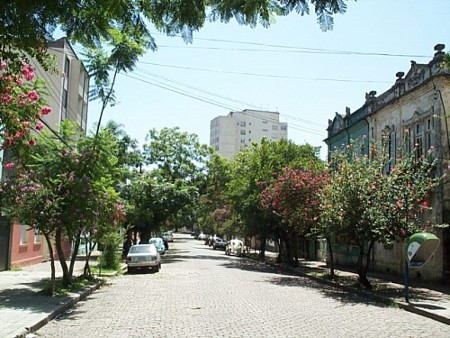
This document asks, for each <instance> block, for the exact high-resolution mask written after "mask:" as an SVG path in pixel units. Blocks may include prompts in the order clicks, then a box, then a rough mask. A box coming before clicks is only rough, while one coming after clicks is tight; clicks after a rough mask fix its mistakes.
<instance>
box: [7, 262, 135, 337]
mask: <svg viewBox="0 0 450 338" xmlns="http://www.w3.org/2000/svg"><path fill="white" fill-rule="evenodd" d="M121 269H122V272H125V271H126V269H127V267H126V265H125V266H122V267H121ZM104 277H109V276H104ZM113 277H115V276H113ZM101 285H102V281H98V282H97V283H96V284H94V285H90V286H86V287H85V288H84V289H83V291H81V292H80V293H76V292H74V293H72V294H70V295H69V296H67V297H69V299H67V301H65V302H64V303H63V304H62V305H61V306H59V307H58V308H57V309H55V310H54V311H53V312H51V313H50V314H48V315H47V316H45V318H43V319H41V320H39V321H38V322H37V323H35V324H32V325H30V326H28V327H25V328H22V329H20V330H18V331H16V332H15V333H14V334H13V337H15V338H26V337H27V335H29V334H34V332H36V331H37V330H39V329H40V328H41V327H43V326H44V325H46V324H48V323H49V322H50V321H52V320H53V319H55V318H56V317H59V316H61V315H62V314H64V312H66V311H67V310H69V309H70V308H71V307H73V306H74V305H75V304H76V303H78V302H79V301H81V300H85V299H86V298H87V297H88V296H89V295H90V294H92V293H93V292H94V291H96V290H98V289H99V288H100V286H101Z"/></svg>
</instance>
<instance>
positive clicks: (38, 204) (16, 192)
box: [2, 122, 124, 291]
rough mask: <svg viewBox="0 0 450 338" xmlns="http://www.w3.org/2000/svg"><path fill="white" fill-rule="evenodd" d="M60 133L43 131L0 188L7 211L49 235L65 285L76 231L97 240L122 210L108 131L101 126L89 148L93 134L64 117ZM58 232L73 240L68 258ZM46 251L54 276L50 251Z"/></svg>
mask: <svg viewBox="0 0 450 338" xmlns="http://www.w3.org/2000/svg"><path fill="white" fill-rule="evenodd" d="M61 138H62V140H63V141H64V142H61V140H60V139H58V138H56V137H54V136H52V135H50V134H46V133H45V137H42V138H41V139H39V142H38V143H37V144H36V146H35V147H33V148H31V149H30V151H29V152H27V154H26V161H25V160H24V161H23V162H20V164H19V165H18V166H17V168H16V170H15V171H14V174H13V175H10V176H9V177H8V179H7V181H6V182H5V183H4V184H3V187H2V188H3V191H4V197H6V198H8V197H9V200H8V201H7V202H8V203H5V205H8V206H9V208H8V210H7V211H8V214H9V215H10V216H13V217H16V218H17V219H20V220H21V221H22V222H23V223H25V224H29V225H30V226H32V227H34V228H36V229H38V230H39V231H40V232H41V233H42V234H43V235H44V237H45V238H46V240H47V242H48V243H49V248H51V247H52V245H50V241H51V240H54V242H55V249H56V252H57V253H58V258H59V262H60V265H61V268H62V271H63V284H64V285H65V286H69V285H70V284H71V283H72V275H73V268H74V263H75V260H76V257H77V252H78V246H79V244H80V239H81V237H82V236H84V237H86V238H87V239H88V241H89V242H91V241H95V242H98V241H101V240H102V239H104V238H105V236H107V235H108V234H109V233H112V232H115V231H117V230H118V228H119V227H120V226H121V224H122V220H123V216H124V210H123V208H122V207H121V203H120V199H119V196H118V193H117V192H116V189H115V186H116V184H117V182H118V178H119V172H118V169H117V166H116V163H117V158H116V156H115V155H116V143H115V141H114V139H113V137H112V136H111V135H110V134H109V133H107V132H105V131H101V132H100V133H99V135H98V137H97V140H96V141H95V142H96V144H97V149H96V151H95V153H92V145H93V143H94V137H93V136H89V137H85V136H83V135H80V134H78V132H77V131H76V126H74V125H70V124H69V123H68V122H64V123H63V124H62V127H61ZM64 236H66V237H67V238H68V239H70V240H71V241H73V242H74V243H75V245H74V248H73V252H74V254H73V255H72V257H71V260H70V262H69V264H67V262H66V259H65V255H64V250H63V242H62V238H63V237H64ZM50 257H51V259H52V280H54V262H53V255H51V256H50ZM86 271H87V272H89V268H88V267H87V269H86ZM51 291H53V290H51Z"/></svg>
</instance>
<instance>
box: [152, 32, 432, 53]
mask: <svg viewBox="0 0 450 338" xmlns="http://www.w3.org/2000/svg"><path fill="white" fill-rule="evenodd" d="M154 34H156V35H164V34H161V33H154ZM176 36H178V37H181V35H176ZM195 40H200V41H209V42H220V43H230V44H242V45H249V46H260V47H269V48H281V49H282V50H273V49H272V50H267V49H239V48H235V49H227V48H210V47H196V46H165V45H158V48H160V47H163V48H193V49H221V50H236V51H252V52H253V51H254V52H264V51H269V52H280V51H281V52H294V53H312V54H331V55H358V56H384V57H402V58H429V55H417V54H396V53H385V52H361V51H351V50H338V49H323V48H310V47H298V46H289V45H276V44H267V43H260V42H248V41H237V40H227V39H212V38H198V37H197V38H195Z"/></svg>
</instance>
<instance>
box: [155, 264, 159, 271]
mask: <svg viewBox="0 0 450 338" xmlns="http://www.w3.org/2000/svg"><path fill="white" fill-rule="evenodd" d="M155 272H159V264H158V265H157V266H155Z"/></svg>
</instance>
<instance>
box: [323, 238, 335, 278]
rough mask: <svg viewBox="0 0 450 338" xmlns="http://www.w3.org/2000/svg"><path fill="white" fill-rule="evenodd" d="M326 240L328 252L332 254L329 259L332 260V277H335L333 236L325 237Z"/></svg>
mask: <svg viewBox="0 0 450 338" xmlns="http://www.w3.org/2000/svg"><path fill="white" fill-rule="evenodd" d="M325 240H326V241H327V249H328V254H329V255H330V258H329V259H328V261H329V262H330V263H329V264H330V277H331V278H334V256H333V246H332V245H331V238H330V237H328V236H327V237H325Z"/></svg>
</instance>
